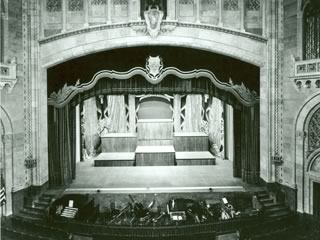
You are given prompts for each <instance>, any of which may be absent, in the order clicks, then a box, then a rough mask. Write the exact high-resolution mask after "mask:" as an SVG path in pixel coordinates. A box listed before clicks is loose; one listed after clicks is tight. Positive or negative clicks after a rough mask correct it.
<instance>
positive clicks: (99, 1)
mask: <svg viewBox="0 0 320 240" xmlns="http://www.w3.org/2000/svg"><path fill="white" fill-rule="evenodd" d="M105 4H107V0H91V5H105Z"/></svg>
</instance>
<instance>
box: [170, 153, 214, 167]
mask: <svg viewBox="0 0 320 240" xmlns="http://www.w3.org/2000/svg"><path fill="white" fill-rule="evenodd" d="M175 157H176V163H177V165H178V166H181V165H215V164H216V158H215V157H214V156H213V155H212V154H211V153H210V152H208V151H202V152H176V154H175Z"/></svg>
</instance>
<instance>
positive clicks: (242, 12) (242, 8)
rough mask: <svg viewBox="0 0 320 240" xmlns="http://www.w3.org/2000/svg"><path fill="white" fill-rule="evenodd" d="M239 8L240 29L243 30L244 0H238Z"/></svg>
mask: <svg viewBox="0 0 320 240" xmlns="http://www.w3.org/2000/svg"><path fill="white" fill-rule="evenodd" d="M239 6H240V8H239V10H240V31H241V32H245V27H244V18H245V11H246V7H245V1H244V0H239Z"/></svg>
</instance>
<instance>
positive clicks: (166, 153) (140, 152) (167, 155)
mask: <svg viewBox="0 0 320 240" xmlns="http://www.w3.org/2000/svg"><path fill="white" fill-rule="evenodd" d="M174 153H175V151H174V147H173V146H138V147H137V149H136V166H171V165H174Z"/></svg>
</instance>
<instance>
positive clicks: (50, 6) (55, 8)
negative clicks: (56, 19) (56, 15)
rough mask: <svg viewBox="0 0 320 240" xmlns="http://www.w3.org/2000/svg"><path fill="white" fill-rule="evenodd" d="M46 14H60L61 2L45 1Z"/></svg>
mask: <svg viewBox="0 0 320 240" xmlns="http://www.w3.org/2000/svg"><path fill="white" fill-rule="evenodd" d="M46 9H47V12H61V10H62V0H47V5H46Z"/></svg>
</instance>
